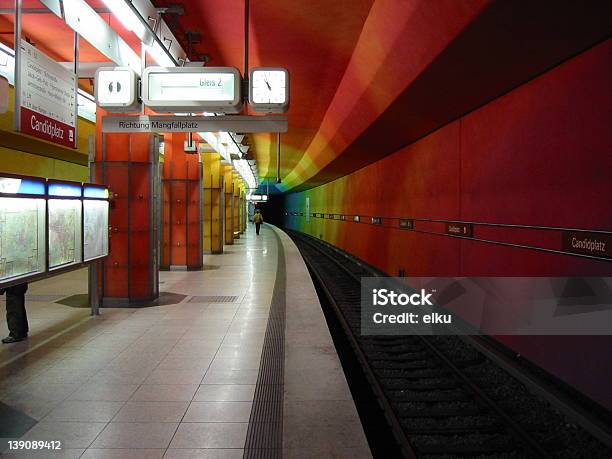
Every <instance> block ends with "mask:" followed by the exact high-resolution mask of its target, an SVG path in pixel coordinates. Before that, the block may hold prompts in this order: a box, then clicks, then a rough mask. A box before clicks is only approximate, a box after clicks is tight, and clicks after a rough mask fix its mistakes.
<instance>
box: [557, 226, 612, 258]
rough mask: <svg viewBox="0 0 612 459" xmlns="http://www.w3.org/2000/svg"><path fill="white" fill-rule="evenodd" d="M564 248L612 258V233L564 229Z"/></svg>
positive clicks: (573, 251)
mask: <svg viewBox="0 0 612 459" xmlns="http://www.w3.org/2000/svg"><path fill="white" fill-rule="evenodd" d="M562 244H563V250H564V251H566V252H570V253H577V254H581V255H591V256H594V257H602V258H612V234H609V233H587V232H584V231H564V232H563V239H562Z"/></svg>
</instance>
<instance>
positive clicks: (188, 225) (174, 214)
mask: <svg viewBox="0 0 612 459" xmlns="http://www.w3.org/2000/svg"><path fill="white" fill-rule="evenodd" d="M186 139H187V135H186V134H184V133H173V134H166V135H165V136H164V144H165V147H164V167H163V179H162V188H163V218H162V228H163V230H162V256H161V267H162V269H173V268H178V269H188V270H198V269H202V253H203V247H202V167H201V163H200V161H199V159H200V156H199V154H197V153H195V154H191V153H185V150H184V142H185V140H186Z"/></svg>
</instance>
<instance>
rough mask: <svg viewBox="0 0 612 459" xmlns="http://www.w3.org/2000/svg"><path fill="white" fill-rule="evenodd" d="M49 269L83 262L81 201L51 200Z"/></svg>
mask: <svg viewBox="0 0 612 459" xmlns="http://www.w3.org/2000/svg"><path fill="white" fill-rule="evenodd" d="M48 203H49V204H48V205H49V269H57V268H60V267H64V266H69V265H72V264H75V263H80V262H81V257H82V253H81V201H80V200H78V199H49V201H48Z"/></svg>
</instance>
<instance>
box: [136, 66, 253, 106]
mask: <svg viewBox="0 0 612 459" xmlns="http://www.w3.org/2000/svg"><path fill="white" fill-rule="evenodd" d="M241 82H242V80H241V77H240V72H238V70H237V69H235V68H233V67H147V68H146V69H145V70H144V72H143V76H142V100H143V102H144V104H145V105H147V106H148V107H150V108H152V109H153V110H155V111H158V112H176V111H188V112H198V111H200V112H201V111H210V112H222V113H239V112H240V110H241V108H242V97H241V93H240V87H241Z"/></svg>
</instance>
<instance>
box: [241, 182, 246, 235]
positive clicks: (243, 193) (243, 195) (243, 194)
mask: <svg viewBox="0 0 612 459" xmlns="http://www.w3.org/2000/svg"><path fill="white" fill-rule="evenodd" d="M245 214H246V183H244V181H242V185H241V187H240V233H241V234H244V232H245V230H246V224H245Z"/></svg>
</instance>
